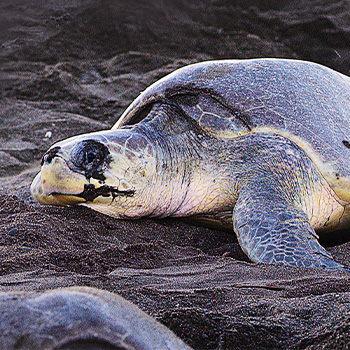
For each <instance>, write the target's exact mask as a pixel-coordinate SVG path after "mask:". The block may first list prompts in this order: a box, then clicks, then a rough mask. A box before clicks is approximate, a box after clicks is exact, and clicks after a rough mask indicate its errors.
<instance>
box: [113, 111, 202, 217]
mask: <svg viewBox="0 0 350 350" xmlns="http://www.w3.org/2000/svg"><path fill="white" fill-rule="evenodd" d="M192 123H193V122H192V121H191V120H188V119H186V118H185V117H183V118H182V117H181V116H179V115H178V114H177V111H176V110H174V109H173V108H172V107H171V106H162V105H160V106H159V107H156V108H153V110H152V111H151V112H150V114H149V116H148V117H147V118H146V119H145V120H143V121H142V122H141V123H139V124H136V125H133V126H128V127H124V128H121V129H120V130H123V131H127V132H128V133H130V134H131V135H132V134H134V135H142V137H144V138H145V139H146V140H147V141H148V144H149V145H150V147H152V150H153V152H152V154H153V156H154V159H155V168H154V174H153V175H152V176H150V177H149V178H148V180H147V183H145V184H144V186H143V188H142V189H140V193H139V195H137V191H135V197H137V202H136V201H135V205H136V206H139V207H140V208H141V206H142V208H144V209H142V210H140V212H139V213H138V214H137V215H135V214H136V213H135V212H133V213H132V215H129V214H126V215H123V217H125V216H128V217H131V216H132V217H133V218H135V217H140V216H150V217H167V216H184V215H192V214H193V213H196V212H199V211H200V210H201V208H199V203H198V205H197V207H196V208H195V203H194V204H188V203H189V202H192V199H191V198H192V197H193V195H194V194H193V193H192V192H196V191H198V192H200V191H202V189H201V188H198V187H196V188H194V186H196V185H198V184H196V183H195V182H194V180H195V179H196V178H197V177H198V173H199V172H201V173H202V171H201V170H200V169H201V168H202V167H203V157H202V155H201V148H202V147H201V137H202V138H205V136H204V135H203V136H201V135H199V137H198V133H197V132H195V130H194V129H193V128H194V127H195V126H194V125H192ZM117 132H118V131H117ZM202 178H203V179H204V178H205V176H204V175H203V176H202ZM202 185H203V184H202ZM202 187H203V186H202ZM135 199H136V198H135Z"/></svg>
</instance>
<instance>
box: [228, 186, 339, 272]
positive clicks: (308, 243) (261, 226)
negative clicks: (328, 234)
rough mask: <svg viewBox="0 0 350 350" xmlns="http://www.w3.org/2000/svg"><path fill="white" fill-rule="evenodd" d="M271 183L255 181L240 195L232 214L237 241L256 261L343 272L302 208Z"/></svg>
mask: <svg viewBox="0 0 350 350" xmlns="http://www.w3.org/2000/svg"><path fill="white" fill-rule="evenodd" d="M276 187H277V186H276V185H275V184H274V183H273V182H271V181H266V179H265V180H256V181H253V182H250V183H249V186H247V187H246V188H243V189H242V191H241V192H240V194H239V197H238V200H237V202H236V205H235V208H234V212H233V225H234V231H235V232H236V234H237V237H238V241H239V243H240V245H241V247H242V249H243V250H244V251H245V253H246V254H247V255H248V256H249V258H250V259H251V260H252V261H254V262H261V263H268V264H284V265H290V266H301V267H317V268H325V269H331V270H343V269H345V268H344V266H343V265H341V264H338V263H336V262H335V261H334V260H333V258H332V256H331V255H330V254H329V253H328V252H327V251H326V250H325V249H324V248H323V247H322V246H321V245H320V244H319V242H318V236H317V234H316V232H315V230H314V228H313V227H312V225H311V224H310V222H309V219H308V216H307V214H306V213H305V212H304V210H303V208H302V206H301V205H300V206H299V205H297V204H296V203H295V201H293V200H291V198H290V196H288V194H286V193H285V192H284V193H283V192H281V189H280V188H276Z"/></svg>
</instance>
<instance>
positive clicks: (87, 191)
mask: <svg viewBox="0 0 350 350" xmlns="http://www.w3.org/2000/svg"><path fill="white" fill-rule="evenodd" d="M134 193H135V191H134V190H125V191H121V190H118V188H115V187H113V186H108V185H103V186H101V187H98V188H96V187H95V185H93V184H86V185H84V191H83V192H81V193H79V194H76V195H75V196H77V197H82V198H84V199H85V200H86V201H87V202H93V201H94V199H95V198H97V197H99V196H102V197H109V196H112V197H113V199H114V198H116V197H132V196H133V195H134Z"/></svg>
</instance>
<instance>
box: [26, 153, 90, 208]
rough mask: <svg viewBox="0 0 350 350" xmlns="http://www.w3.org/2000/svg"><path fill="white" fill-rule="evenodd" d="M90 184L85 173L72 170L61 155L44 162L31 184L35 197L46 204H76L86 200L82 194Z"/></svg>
mask: <svg viewBox="0 0 350 350" xmlns="http://www.w3.org/2000/svg"><path fill="white" fill-rule="evenodd" d="M87 184H88V181H87V179H86V178H85V176H84V175H82V174H78V173H76V172H74V171H72V170H71V169H70V168H69V167H68V165H67V163H66V161H65V160H64V159H63V158H61V157H54V158H53V159H52V160H51V161H50V163H47V162H46V163H44V164H43V165H42V168H41V172H40V173H39V174H37V176H36V177H35V179H34V180H33V182H32V185H31V193H32V196H33V198H34V199H35V200H36V201H38V202H39V203H41V204H44V205H74V204H79V203H84V202H86V199H85V198H83V197H82V196H81V195H80V194H81V193H83V192H84V188H85V185H87Z"/></svg>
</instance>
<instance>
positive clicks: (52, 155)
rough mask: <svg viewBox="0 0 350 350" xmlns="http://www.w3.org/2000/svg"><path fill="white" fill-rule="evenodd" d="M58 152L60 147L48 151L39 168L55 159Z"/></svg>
mask: <svg viewBox="0 0 350 350" xmlns="http://www.w3.org/2000/svg"><path fill="white" fill-rule="evenodd" d="M59 150H60V147H54V148H51V149H50V150H48V151H47V152H46V153H45V154H44V156H43V157H42V159H41V166H43V165H44V163H48V164H50V163H51V161H52V159H54V158H55V156H56V155H57V153H58V151H59Z"/></svg>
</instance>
